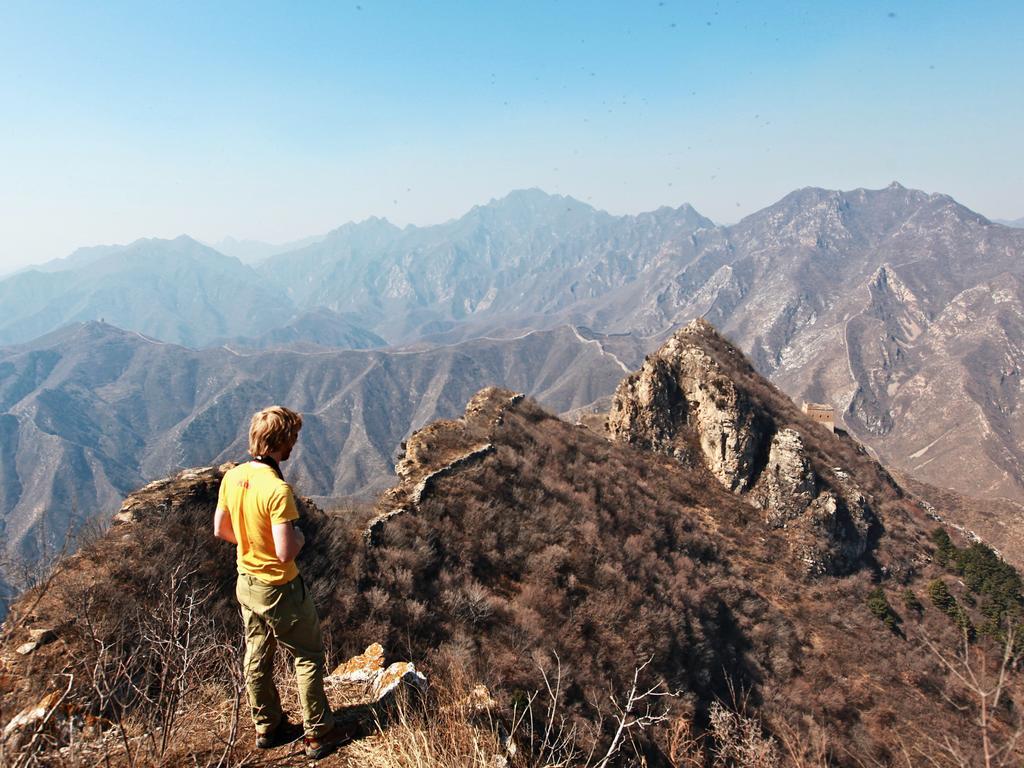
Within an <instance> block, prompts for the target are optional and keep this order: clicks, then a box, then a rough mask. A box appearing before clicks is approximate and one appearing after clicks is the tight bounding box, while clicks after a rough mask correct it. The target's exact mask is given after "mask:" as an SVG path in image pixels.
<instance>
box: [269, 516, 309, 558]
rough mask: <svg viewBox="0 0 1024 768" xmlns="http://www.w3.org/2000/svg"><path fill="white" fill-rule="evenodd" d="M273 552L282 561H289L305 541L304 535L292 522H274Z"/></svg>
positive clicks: (272, 530) (272, 528)
mask: <svg viewBox="0 0 1024 768" xmlns="http://www.w3.org/2000/svg"><path fill="white" fill-rule="evenodd" d="M270 530H271V533H273V534H274V554H276V555H277V559H278V560H280V561H281V562H282V563H290V562H291V561H292V560H294V559H295V556H296V555H298V554H299V550H300V549H302V547H303V545H304V544H305V543H306V537H305V536H304V535H303V534H302V531H300V530H299V529H298V528H296V527H295V525H294V524H293V523H274V525H272V526H271V529H270Z"/></svg>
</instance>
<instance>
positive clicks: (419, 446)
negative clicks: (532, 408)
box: [363, 387, 524, 543]
mask: <svg viewBox="0 0 1024 768" xmlns="http://www.w3.org/2000/svg"><path fill="white" fill-rule="evenodd" d="M523 397H524V396H523V395H522V394H520V393H517V392H510V391H508V390H505V389H501V388H499V387H486V388H484V389H482V390H480V391H479V392H477V393H476V394H475V395H474V396H473V397H472V398H471V399H470V401H469V403H468V404H467V405H466V411H465V414H464V415H463V416H462V418H460V419H451V420H441V421H435V422H434V423H432V424H429V425H427V426H426V427H424V428H423V429H421V430H418V431H417V432H414V433H413V434H412V435H411V436H410V437H409V439H408V440H407V441H406V442H404V443H402V447H403V448H404V449H405V456H404V457H403V458H402V459H401V460H400V461H399V462H398V464H397V465H396V466H395V472H396V473H397V474H398V477H399V478H400V480H401V482H400V483H399V485H397V486H396V487H394V488H392V489H390V490H389V491H387V492H386V493H384V495H383V496H382V497H381V501H380V503H379V504H378V505H377V510H378V511H377V514H376V515H374V516H373V517H372V518H371V519H370V521H369V522H368V523H367V524H366V527H365V529H364V530H363V537H364V539H365V540H366V542H367V543H373V542H374V541H375V539H376V537H377V535H378V534H379V533H380V531H381V529H382V528H383V526H384V524H385V523H386V522H387V521H388V520H390V519H391V518H392V517H394V516H395V515H400V514H404V513H405V512H409V511H410V510H413V509H415V508H416V506H417V505H418V504H419V503H420V501H422V499H423V497H424V495H426V494H427V493H428V492H429V491H430V490H431V488H432V487H433V484H434V483H436V482H437V481H438V480H440V479H441V478H443V477H447V476H448V475H451V474H453V473H455V472H458V471H459V470H461V469H463V468H465V467H466V466H468V465H471V464H474V463H476V462H478V461H480V460H482V459H483V458H485V457H486V456H488V455H489V454H490V453H492V452H493V451H494V445H492V444H491V443H490V441H489V439H488V434H489V432H490V430H491V429H493V428H494V427H497V426H500V425H501V423H502V420H503V419H504V415H505V412H506V411H507V410H508V409H509V408H511V407H513V406H514V405H515V404H516V403H518V402H520V401H521V400H522V399H523Z"/></svg>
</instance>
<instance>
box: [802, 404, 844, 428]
mask: <svg viewBox="0 0 1024 768" xmlns="http://www.w3.org/2000/svg"><path fill="white" fill-rule="evenodd" d="M801 410H802V411H803V412H804V413H806V414H807V415H808V416H810V417H811V420H812V421H816V422H818V423H819V424H821V425H823V426H825V427H828V431H829V432H835V431H836V416H835V409H834V408H833V407H832V406H831V405H826V404H825V403H804V404H803V406H802V408H801Z"/></svg>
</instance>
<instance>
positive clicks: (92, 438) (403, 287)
mask: <svg viewBox="0 0 1024 768" xmlns="http://www.w3.org/2000/svg"><path fill="white" fill-rule="evenodd" d="M1022 257H1024V230H1018V229H1013V228H1009V227H1006V226H1001V225H998V224H994V223H992V222H990V221H988V220H987V219H985V218H984V217H982V216H980V215H979V214H976V213H974V212H972V211H970V210H968V209H966V208H964V207H963V206H961V205H959V204H958V203H957V202H956V201H955V200H953V199H952V198H950V197H948V196H946V195H939V194H927V193H924V192H920V191H916V190H909V189H905V188H904V187H901V186H900V185H898V184H892V185H890V186H889V187H887V188H885V189H881V190H864V189H859V190H853V191H850V192H839V191H830V190H823V189H815V188H806V189H802V190H798V191H795V192H793V193H791V194H790V195H787V196H786V197H785V198H783V199H782V200H780V201H779V202H777V203H776V204H774V205H772V206H769V207H768V208H765V209H763V210H761V211H759V212H757V213H755V214H753V215H751V216H748V217H747V218H745V219H743V220H742V221H740V222H738V223H737V224H734V225H732V226H728V227H723V226H716V225H715V224H713V222H711V221H710V220H708V219H706V218H705V217H703V216H701V215H700V214H699V213H697V212H696V211H695V210H694V209H693V208H692V207H690V206H688V205H683V206H681V207H679V208H661V209H658V210H657V211H653V212H650V213H644V214H640V215H636V216H612V215H610V214H607V213H604V212H602V211H598V210H595V209H594V208H592V207H591V206H588V205H586V204H585V203H581V202H579V201H577V200H574V199H572V198H569V197H563V196H558V195H547V194H545V193H543V192H541V191H540V190H524V191H519V192H514V193H511V194H510V195H508V196H506V197H504V198H502V199H500V200H493V201H491V202H490V203H488V204H487V205H483V206H477V207H476V208H474V209H472V210H471V211H469V212H468V213H467V214H466V215H465V216H463V217H461V218H459V219H456V220H453V221H450V222H447V223H444V224H439V225H436V226H431V227H412V226H410V227H405V228H399V227H396V226H394V225H393V224H391V223H389V222H387V221H385V220H383V219H368V220H366V221H363V222H361V223H353V224H346V225H344V226H342V227H340V228H338V229H336V230H334V231H333V232H331V233H329V234H328V235H326V236H325V237H323V238H322V239H321V240H319V241H317V242H314V243H310V244H308V245H305V246H303V247H301V248H299V249H297V250H294V251H291V252H289V253H286V254H280V255H277V256H272V257H270V258H268V259H265V260H264V261H261V262H259V263H258V264H256V265H254V266H253V265H246V264H243V263H242V262H240V261H239V260H238V259H235V258H232V257H230V256H226V255H224V254H221V253H218V252H217V251H215V250H213V249H211V248H209V247H207V246H204V245H202V244H200V243H198V242H196V241H194V240H192V239H190V238H187V237H180V238H177V239H175V240H172V241H160V240H141V241H138V242H136V243H133V244H131V245H128V246H104V247H99V248H92V249H82V250H80V251H78V252H76V253H75V254H73V255H72V257H69V258H68V259H66V260H61V262H60V263H51V264H49V265H46V268H45V270H37V271H30V272H25V273H21V274H18V275H14V276H12V277H9V278H7V279H5V280H2V281H0V305H2V306H3V308H4V312H3V317H2V318H0V343H5V344H9V345H10V344H15V343H17V344H18V346H14V347H8V348H7V349H4V350H2V351H0V393H3V397H2V403H0V404H2V413H3V414H4V415H3V416H0V419H2V420H3V424H5V425H6V426H5V427H4V430H3V432H2V435H3V439H4V440H5V441H6V445H7V446H8V450H6V451H5V458H4V469H3V471H4V472H5V473H6V474H5V477H6V478H8V480H7V481H5V483H4V490H3V491H2V494H3V497H2V499H0V503H2V509H0V513H2V514H3V515H4V518H5V519H6V521H7V529H8V534H7V540H8V542H11V541H15V540H17V541H26V539H25V534H26V532H29V531H31V529H32V526H33V525H35V524H36V523H37V522H38V520H39V519H40V515H42V512H43V510H44V509H46V510H48V511H47V514H50V515H54V516H55V519H56V518H59V519H63V520H67V519H69V517H70V515H71V512H70V510H69V509H68V508H67V507H66V506H64V507H62V508H61V510H60V511H58V509H57V508H58V507H61V505H66V504H67V502H68V500H69V499H70V498H72V497H71V496H70V494H71V489H72V488H75V489H78V490H76V491H75V493H76V494H77V501H76V502H75V514H76V515H78V516H82V515H85V516H87V515H89V514H92V513H94V512H96V511H98V510H99V509H107V508H109V505H110V504H111V503H113V501H114V500H116V499H117V498H120V497H121V496H123V495H124V493H126V492H128V491H130V490H132V489H133V488H134V486H135V485H137V484H138V483H139V482H142V481H144V480H147V479H151V478H155V477H159V476H163V475H165V474H167V473H168V472H170V471H172V470H174V469H175V468H178V467H182V466H188V465H190V464H197V463H208V462H210V461H213V460H215V459H222V458H228V457H234V456H236V455H237V454H239V453H241V449H242V447H243V446H242V443H241V432H242V425H243V423H244V420H245V418H246V416H247V414H248V413H249V412H250V411H252V410H254V409H255V408H258V407H261V406H263V405H266V404H267V403H269V402H271V401H272V400H275V399H276V400H283V401H287V402H289V403H291V404H292V405H293V406H294V407H298V408H300V409H301V410H303V411H304V412H308V413H311V414H316V415H315V417H314V418H313V419H311V421H310V422H309V424H310V425H311V427H310V428H308V431H307V432H304V441H303V442H304V444H305V446H306V447H305V448H304V449H302V450H304V451H306V453H305V454H300V455H298V456H297V461H296V462H295V466H294V468H293V469H292V472H294V473H295V475H296V476H297V477H298V478H300V482H301V484H302V490H303V492H305V493H308V494H311V495H318V496H328V495H336V494H347V493H352V492H356V491H361V490H368V489H371V488H379V487H381V486H382V485H383V484H384V483H386V482H387V478H388V477H389V473H390V472H391V470H392V456H393V452H394V450H395V448H396V445H397V443H398V441H400V440H401V439H402V437H403V436H404V435H406V434H408V432H409V430H410V429H412V428H414V427H416V426H418V425H421V424H423V423H424V422H425V421H427V420H430V419H433V418H438V417H445V416H452V415H454V414H455V413H457V412H458V409H459V408H460V407H461V404H462V403H464V402H465V399H466V398H467V397H468V394H469V393H472V392H473V391H476V390H477V389H479V388H480V387H482V386H485V385H489V384H496V385H501V386H507V387H510V388H513V389H517V390H520V391H525V392H527V393H528V394H531V395H533V396H536V397H538V398H539V399H540V400H541V401H542V402H543V403H544V404H545V405H546V406H548V407H550V408H553V409H555V410H557V411H565V410H568V409H571V408H578V407H581V406H587V405H588V404H590V403H592V402H596V403H597V406H595V407H607V403H608V397H609V396H610V395H611V393H612V392H613V391H614V389H615V386H616V385H617V384H618V381H619V379H620V378H621V377H622V375H624V373H625V370H626V369H632V368H634V367H635V366H636V365H637V363H638V361H639V360H640V359H641V358H642V355H643V354H644V353H645V352H650V351H653V350H654V349H655V348H657V346H658V345H659V344H660V342H661V341H662V340H663V339H664V338H666V337H667V335H668V334H669V333H670V332H671V331H672V330H673V329H674V328H676V327H678V326H679V325H681V324H684V323H686V322H688V321H689V320H691V319H692V318H693V317H697V316H704V317H706V318H707V319H708V320H710V321H711V322H713V323H714V324H715V325H716V326H717V327H719V328H721V329H722V330H723V331H724V332H725V333H726V334H727V335H728V336H729V337H730V338H731V339H733V340H734V341H735V342H736V343H737V344H738V345H739V346H740V347H741V348H742V349H743V350H744V351H745V352H747V353H748V354H749V355H750V356H751V358H752V360H753V361H754V364H755V366H756V367H757V369H758V370H759V372H761V373H762V374H765V375H767V376H769V377H770V378H771V379H772V380H773V381H774V382H776V383H777V384H778V385H780V386H781V387H782V388H783V389H784V390H785V391H786V392H787V393H788V394H789V395H790V396H791V397H793V398H794V399H796V400H797V401H799V400H801V399H807V400H814V401H821V402H828V403H832V404H833V405H834V406H835V407H836V411H837V416H838V420H839V422H840V423H841V424H843V425H845V427H846V428H847V429H848V430H849V431H850V432H852V433H853V434H854V435H855V436H856V437H857V438H858V439H860V440H861V441H863V442H864V443H866V444H867V445H869V446H871V447H872V448H873V449H874V450H875V451H876V452H877V453H878V455H879V456H880V458H881V459H882V460H883V461H884V462H886V463H889V464H891V465H892V466H893V467H895V468H899V469H901V470H903V471H904V472H907V473H909V474H911V475H913V476H914V477H916V478H918V479H919V480H922V481H925V482H930V483H933V484H936V485H940V486H944V487H953V488H955V489H957V490H958V491H961V492H964V493H968V494H975V495H988V496H1004V497H1007V498H1009V499H1011V500H1017V501H1021V500H1024V482H1022V476H1024V469H1022V468H1024V464H1022V462H1024V452H1022V451H1021V450H1020V448H1019V446H1020V445H1021V444H1022V443H1024V422H1022V420H1021V414H1020V407H1019V406H1020V397H1021V390H1020V378H1021V368H1022V366H1024V323H1022V318H1024V298H1022V294H1021V289H1020V280H1021V278H1022V273H1024V262H1022ZM100 318H103V319H104V320H105V321H106V322H107V323H110V324H113V325H115V326H118V327H120V328H124V329H127V331H128V332H124V333H122V332H119V331H116V330H115V329H112V328H110V327H108V326H99V325H94V324H87V325H85V326H76V327H74V328H71V329H68V330H67V331H65V332H61V333H58V334H56V335H54V336H52V337H50V338H48V339H41V340H39V341H35V342H32V343H30V344H26V342H29V341H30V340H32V339H34V338H36V337H38V336H40V335H42V334H44V333H47V332H51V331H54V330H55V329H57V328H59V327H61V326H63V325H65V324H66V323H69V322H82V321H94V320H98V319H100ZM588 329H589V330H588ZM537 331H543V333H536V332H537ZM131 332H138V333H142V334H144V335H146V336H148V337H151V338H152V339H156V340H159V341H163V342H173V344H171V343H168V344H159V343H154V341H152V340H146V339H142V338H139V337H138V336H136V335H134V334H133V333H131ZM474 340H475V341H474ZM175 344H180V345H185V346H190V347H197V348H200V349H197V350H189V349H185V348H183V347H181V346H175ZM223 345H226V347H227V349H224V348H222V346H223ZM385 345H392V346H393V347H395V348H393V349H391V350H390V351H388V352H380V351H373V352H355V351H350V352H344V351H340V350H341V349H345V348H347V349H350V350H356V349H369V348H376V347H383V346H385ZM451 345H455V346H451ZM207 346H208V347H210V348H207V349H202V347H207ZM285 348H287V349H290V350H291V351H290V352H285V351H281V350H282V349H285ZM259 350H263V351H260V352H258V353H257V351H259ZM247 351H249V352H252V354H248V353H247V354H236V353H238V352H247ZM300 352H301V353H304V354H300ZM620 363H622V364H621V365H620ZM158 372H159V373H158ZM328 381H329V382H334V383H335V386H334V390H341V391H344V392H345V393H346V394H345V396H344V397H343V398H341V399H335V400H332V401H331V402H330V403H328V402H326V401H324V399H323V398H324V393H326V392H328V391H334V390H331V389H330V388H327V387H326V385H325V384H324V383H323V382H328ZM345 382H347V383H345ZM318 421H322V423H320V424H319V426H317V424H318ZM43 445H47V446H49V447H48V448H46V449H43V448H42V447H40V446H43ZM65 452H66V453H65ZM72 455H74V456H77V457H78V458H76V459H71V458H68V457H70V456H72ZM62 457H63V458H62ZM59 466H64V467H67V466H71V467H74V468H75V469H74V471H73V472H71V473H68V472H66V471H65V472H63V474H62V473H61V472H59V471H58V467H59ZM48 530H50V531H52V532H53V535H57V534H58V533H59V531H60V530H61V526H60V524H56V525H53V526H51V527H50V528H49V529H48ZM15 531H17V533H14V532H15ZM994 543H995V544H996V545H997V546H998V542H994Z"/></svg>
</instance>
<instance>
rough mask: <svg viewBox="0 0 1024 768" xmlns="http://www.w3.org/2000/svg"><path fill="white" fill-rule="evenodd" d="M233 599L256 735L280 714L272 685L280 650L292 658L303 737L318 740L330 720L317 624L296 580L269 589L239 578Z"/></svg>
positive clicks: (273, 725)
mask: <svg viewBox="0 0 1024 768" xmlns="http://www.w3.org/2000/svg"><path fill="white" fill-rule="evenodd" d="M235 596H236V597H237V598H238V603H239V605H241V606H242V621H243V623H244V625H245V662H244V664H245V683H246V690H247V692H248V694H249V706H250V707H251V708H252V722H253V724H254V725H255V726H256V732H257V733H266V732H268V731H271V730H273V729H274V728H276V727H277V725H278V723H280V722H281V717H282V715H283V712H282V710H281V699H280V697H279V696H278V693H277V687H276V686H275V685H274V651H275V650H276V649H277V646H278V645H280V646H281V647H282V648H284V649H285V650H286V651H288V653H290V654H291V655H292V656H293V657H294V659H295V680H296V682H297V683H298V688H299V702H300V703H301V705H302V721H303V723H304V725H305V730H306V735H307V736H309V737H310V738H319V737H320V736H322V735H323V734H325V733H327V731H329V730H331V728H332V727H333V726H334V715H333V714H332V713H331V707H330V705H329V704H328V703H327V695H326V694H325V693H324V667H325V663H326V662H325V658H324V644H323V639H322V638H321V636H320V619H319V617H318V616H317V613H316V607H315V606H314V605H313V598H312V596H311V595H310V594H309V590H307V589H306V585H305V584H304V583H303V581H302V577H301V576H298V577H296V578H294V579H292V580H291V581H289V582H288V583H287V584H282V585H281V586H274V585H272V584H265V583H264V582H262V581H260V580H259V579H256V578H254V577H252V576H247V575H245V574H239V575H238V581H237V582H236V584H235Z"/></svg>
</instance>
